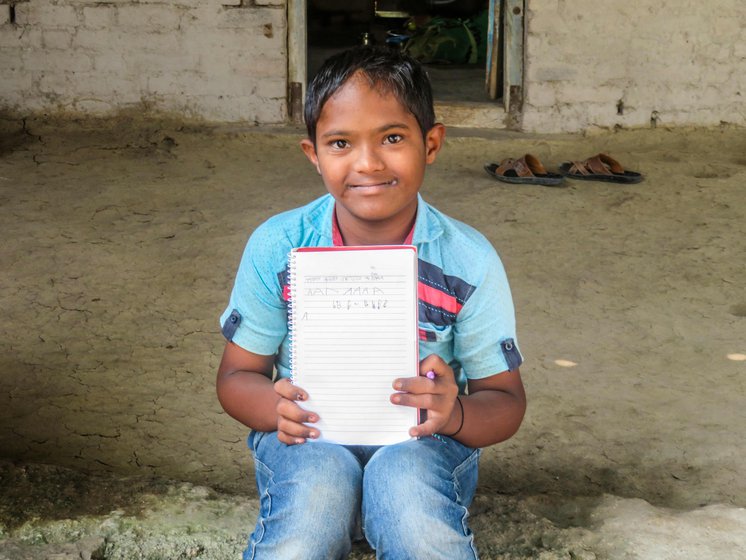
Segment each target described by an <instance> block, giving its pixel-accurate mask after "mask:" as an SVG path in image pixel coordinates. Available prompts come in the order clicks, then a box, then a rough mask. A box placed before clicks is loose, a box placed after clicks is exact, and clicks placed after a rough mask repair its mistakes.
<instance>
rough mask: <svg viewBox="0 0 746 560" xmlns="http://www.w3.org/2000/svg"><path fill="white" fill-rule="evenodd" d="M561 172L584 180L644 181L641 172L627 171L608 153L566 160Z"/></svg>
mask: <svg viewBox="0 0 746 560" xmlns="http://www.w3.org/2000/svg"><path fill="white" fill-rule="evenodd" d="M560 172H561V173H562V174H563V175H564V176H565V177H570V178H571V179H581V180H583V181H606V182H608V183H626V184H631V183H639V182H640V181H642V175H641V174H640V173H637V172H636V171H627V170H626V169H624V167H622V165H621V164H620V163H619V162H618V161H617V160H615V159H614V158H612V157H611V156H608V155H606V154H598V155H595V156H593V157H591V158H588V159H587V160H585V161H566V162H565V163H563V164H562V165H560Z"/></svg>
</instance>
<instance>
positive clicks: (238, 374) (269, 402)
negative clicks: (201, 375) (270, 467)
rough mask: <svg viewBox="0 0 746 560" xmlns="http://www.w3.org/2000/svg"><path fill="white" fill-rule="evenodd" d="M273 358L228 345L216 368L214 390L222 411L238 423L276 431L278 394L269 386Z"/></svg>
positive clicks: (232, 344) (265, 430)
mask: <svg viewBox="0 0 746 560" xmlns="http://www.w3.org/2000/svg"><path fill="white" fill-rule="evenodd" d="M274 359H275V357H274V356H262V355H260V354H254V353H253V352H249V351H247V350H244V349H243V348H241V347H240V346H238V345H237V344H234V343H232V342H228V343H227V344H226V345H225V349H224V350H223V359H222V360H221V361H220V367H218V377H217V381H216V389H217V393H218V400H219V401H220V404H221V405H222V406H223V409H224V410H225V411H226V412H227V413H228V414H229V415H230V416H232V417H233V418H235V419H236V420H238V421H239V422H241V423H242V424H244V425H246V426H248V427H250V428H253V429H255V430H260V431H263V432H271V431H274V430H276V429H277V402H278V401H279V399H280V395H278V394H277V393H275V390H274V387H273V383H272V368H273V365H274Z"/></svg>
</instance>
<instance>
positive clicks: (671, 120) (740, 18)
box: [523, 0, 746, 132]
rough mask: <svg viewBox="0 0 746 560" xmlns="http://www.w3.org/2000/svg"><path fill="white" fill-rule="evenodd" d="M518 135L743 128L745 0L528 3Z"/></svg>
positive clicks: (547, 0)
mask: <svg viewBox="0 0 746 560" xmlns="http://www.w3.org/2000/svg"><path fill="white" fill-rule="evenodd" d="M526 4H527V13H526V18H527V22H526V23H527V25H526V28H527V33H526V68H525V92H526V97H525V103H524V107H523V129H524V130H527V131H542V132H559V131H578V130H585V129H589V128H593V127H614V126H624V127H645V126H657V125H663V126H670V125H711V124H719V123H721V122H726V123H733V124H745V123H746V103H745V101H746V9H744V3H743V0H721V1H719V2H717V3H716V4H717V6H716V7H715V6H714V5H713V4H710V3H706V2H699V1H695V0H637V1H635V2H624V1H620V0H616V1H613V2H597V1H596V0H572V1H569V0H526Z"/></svg>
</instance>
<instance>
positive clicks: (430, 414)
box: [391, 354, 458, 437]
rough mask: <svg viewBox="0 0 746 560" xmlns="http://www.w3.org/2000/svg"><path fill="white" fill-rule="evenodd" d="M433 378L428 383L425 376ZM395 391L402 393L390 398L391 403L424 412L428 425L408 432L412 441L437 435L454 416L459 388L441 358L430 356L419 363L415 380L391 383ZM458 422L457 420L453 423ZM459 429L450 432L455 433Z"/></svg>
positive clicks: (423, 424) (448, 367)
mask: <svg viewBox="0 0 746 560" xmlns="http://www.w3.org/2000/svg"><path fill="white" fill-rule="evenodd" d="M430 371H432V372H433V373H434V374H435V376H434V377H433V378H432V379H430V378H429V377H428V376H427V372H430ZM393 387H394V389H396V390H397V391H401V393H394V394H393V395H391V402H392V403H394V404H400V405H404V406H413V407H417V408H424V409H426V410H427V421H425V422H423V423H422V424H420V425H419V426H414V427H412V428H411V429H410V430H409V435H410V436H412V437H424V436H431V435H433V434H437V433H438V432H440V431H441V430H443V428H444V427H445V426H446V425H448V423H449V421H450V420H451V416H452V415H453V413H454V405H455V404H456V396H457V395H458V385H457V384H456V379H455V378H454V376H453V369H451V367H450V366H449V365H448V364H447V363H445V362H444V361H443V360H442V359H441V357H440V356H438V355H436V354H430V355H429V356H428V357H427V358H425V359H424V360H422V361H421V362H420V375H419V376H418V377H405V378H400V379H396V380H394V385H393ZM455 422H458V418H457V419H456V420H455ZM457 428H458V425H456V426H455V427H454V429H453V430H452V431H455V430H456V429H457Z"/></svg>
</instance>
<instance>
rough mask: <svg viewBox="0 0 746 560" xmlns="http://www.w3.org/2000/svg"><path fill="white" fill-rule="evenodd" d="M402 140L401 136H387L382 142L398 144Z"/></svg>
mask: <svg viewBox="0 0 746 560" xmlns="http://www.w3.org/2000/svg"><path fill="white" fill-rule="evenodd" d="M402 140H404V138H403V137H402V135H401V134H389V135H387V136H386V139H385V141H384V143H385V144H398V143H399V142H401V141H402Z"/></svg>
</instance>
